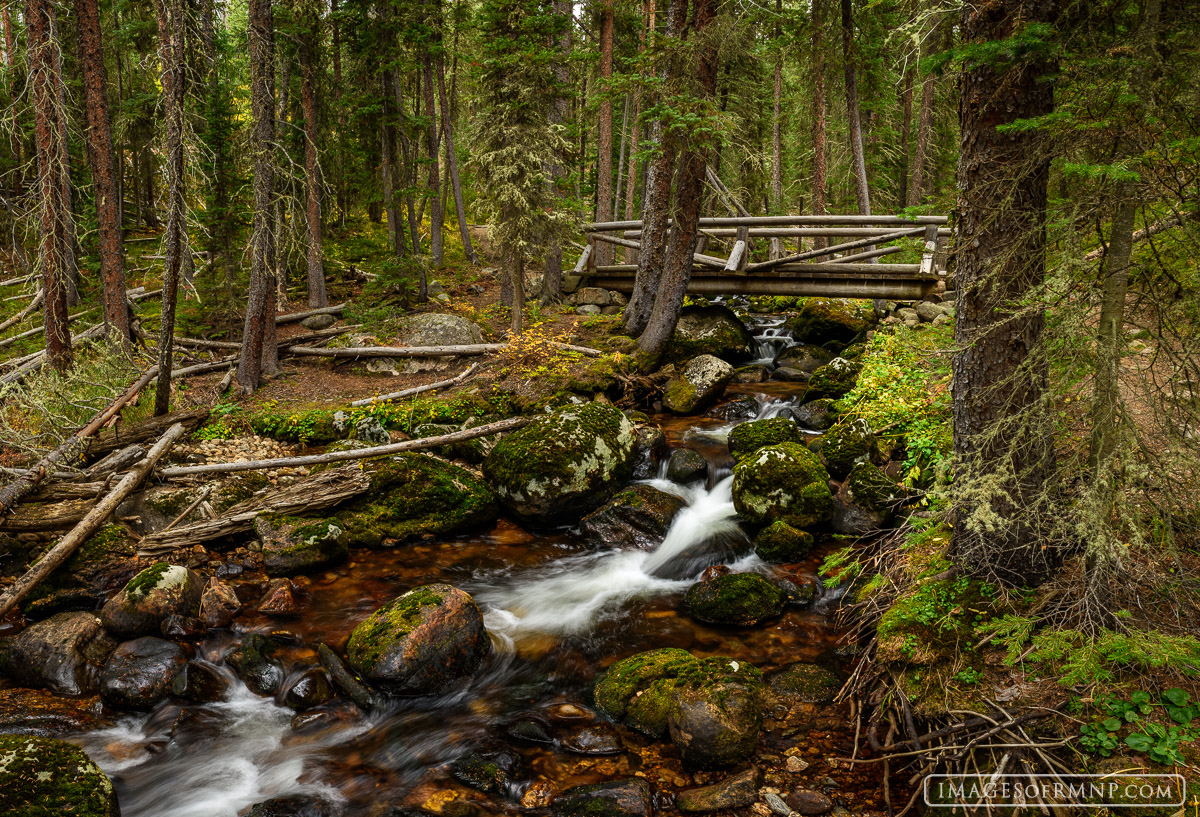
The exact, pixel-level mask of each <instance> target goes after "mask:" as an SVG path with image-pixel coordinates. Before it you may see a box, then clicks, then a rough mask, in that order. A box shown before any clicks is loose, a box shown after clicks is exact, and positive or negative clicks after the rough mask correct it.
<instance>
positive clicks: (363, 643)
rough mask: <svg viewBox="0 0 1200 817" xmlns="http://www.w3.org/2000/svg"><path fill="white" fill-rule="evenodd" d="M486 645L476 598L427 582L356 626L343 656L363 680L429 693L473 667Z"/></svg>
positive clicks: (411, 692)
mask: <svg viewBox="0 0 1200 817" xmlns="http://www.w3.org/2000/svg"><path fill="white" fill-rule="evenodd" d="M491 647H492V642H491V640H490V639H489V638H488V634H487V631H486V630H485V629H484V626H483V616H482V615H481V614H480V612H479V608H478V607H477V606H476V605H475V600H474V599H472V598H471V597H470V596H469V595H468V594H466V593H464V592H463V591H462V590H459V589H457V588H455V587H451V586H450V585H448V584H430V585H424V586H422V587H418V588H415V589H413V590H410V591H408V592H407V593H405V594H404V595H402V596H399V597H397V598H396V599H393V600H392V601H391V602H389V603H388V604H386V605H384V606H383V607H381V608H380V609H378V610H376V611H375V612H374V613H372V614H371V615H370V616H369V617H368V618H367V619H366V620H365V621H364V622H362V623H361V624H359V625H358V626H357V627H355V628H354V632H352V633H351V634H350V640H349V641H348V642H347V644H346V657H347V659H348V661H349V663H350V666H351V667H353V668H354V669H355V670H356V671H357V672H358V673H359V675H361V676H362V677H363V679H364V680H366V681H368V682H370V683H374V684H377V685H379V686H380V687H383V688H384V689H386V690H387V691H389V692H392V693H394V694H398V695H428V694H432V693H436V692H440V691H441V690H443V689H445V688H446V687H448V686H450V685H452V684H454V683H455V682H456V681H459V680H461V679H462V678H465V677H467V676H469V675H471V674H472V673H474V672H475V670H476V669H478V668H479V665H480V663H482V661H483V659H484V657H485V656H486V655H487V654H488V653H489V652H490V651H491Z"/></svg>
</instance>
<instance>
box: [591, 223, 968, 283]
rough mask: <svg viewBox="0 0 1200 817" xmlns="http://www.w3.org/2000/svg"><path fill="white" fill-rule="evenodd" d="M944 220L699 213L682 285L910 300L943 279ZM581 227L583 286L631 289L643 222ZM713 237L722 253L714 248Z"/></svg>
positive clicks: (944, 254)
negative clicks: (606, 249)
mask: <svg viewBox="0 0 1200 817" xmlns="http://www.w3.org/2000/svg"><path fill="white" fill-rule="evenodd" d="M947 222H948V219H947V217H946V216H916V217H913V218H906V217H904V216H740V217H738V216H735V217H731V218H702V219H700V229H699V235H698V237H697V240H696V246H695V248H694V249H693V252H692V271H691V280H690V281H689V283H688V290H687V291H688V292H689V293H692V294H697V295H815V296H824V297H833V298H886V299H891V300H917V299H920V298H924V297H925V296H926V295H930V294H932V293H934V292H941V291H944V290H945V289H946V264H945V256H946V247H945V245H946V240H947V239H948V238H949V237H950V235H951V231H950V229H949V228H948V227H947V226H946V224H947ZM584 231H585V232H586V233H587V245H586V246H585V247H584V249H583V253H582V254H581V255H580V257H579V261H578V263H577V264H576V265H575V274H576V275H578V276H580V277H581V278H582V279H583V286H595V287H602V288H603V289H609V290H616V291H617V292H625V293H628V292H632V291H633V279H634V275H635V274H636V273H637V267H638V253H639V252H640V251H641V237H642V222H640V221H606V222H599V223H596V224H589V225H587V226H585V227H584ZM755 239H763V240H762V241H759V242H757V243H756V242H755ZM772 239H774V240H772ZM785 241H794V242H795V245H794V246H795V251H794V252H787V251H786V250H781V249H780V248H782V247H784V246H785V244H784V242H785ZM598 242H604V243H607V244H614V245H616V246H618V247H622V248H624V250H625V258H624V263H621V264H608V265H601V266H597V265H596V260H595V259H596V252H595V247H596V244H597V243H598ZM772 245H773V246H775V247H776V250H775V256H774V257H771V255H770V253H771V249H770V248H771V246H772ZM718 247H719V248H720V250H719V251H720V252H722V255H714V254H713V252H714V250H717V248H718ZM781 253H786V254H781ZM900 254H904V255H905V256H907V259H906V260H905V261H904V262H902V263H897V261H899V259H895V260H893V261H890V262H889V261H882V260H881V259H884V258H887V257H888V256H895V255H900ZM913 258H919V260H911V259H913Z"/></svg>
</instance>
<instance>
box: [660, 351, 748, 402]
mask: <svg viewBox="0 0 1200 817" xmlns="http://www.w3.org/2000/svg"><path fill="white" fill-rule="evenodd" d="M731 380H733V367H732V366H730V365H729V364H728V363H726V362H725V361H723V360H721V359H720V358H719V357H714V356H713V355H700V356H699V357H694V358H692V359H691V360H689V361H688V362H687V363H685V364H683V365H682V366H681V367H680V368H679V370H678V371H677V372H676V374H675V376H674V377H672V378H671V379H670V380H668V381H667V385H666V387H665V388H664V389H663V397H662V404H663V406H664V407H665V408H666V409H667V410H668V411H672V412H674V413H675V414H697V413H699V412H701V411H704V410H705V409H706V408H708V407H709V406H711V405H712V404H713V403H715V402H716V401H717V400H718V399H719V398H720V396H721V395H722V394H724V393H725V387H726V386H728V385H729V381H731Z"/></svg>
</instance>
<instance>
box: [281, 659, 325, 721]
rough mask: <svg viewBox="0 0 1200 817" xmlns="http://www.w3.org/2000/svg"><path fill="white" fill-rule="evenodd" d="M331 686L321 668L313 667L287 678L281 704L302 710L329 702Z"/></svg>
mask: <svg viewBox="0 0 1200 817" xmlns="http://www.w3.org/2000/svg"><path fill="white" fill-rule="evenodd" d="M332 697H333V688H332V687H331V686H330V685H329V678H328V677H327V676H326V675H325V672H324V671H323V670H320V669H317V668H316V667H313V668H312V669H308V670H305V671H304V672H302V673H300V674H299V675H297V676H296V677H295V678H292V679H290V680H289V682H288V684H287V686H286V687H285V689H284V692H283V701H282V703H283V705H284V706H286V707H287V708H288V709H294V710H296V711H297V712H303V711H304V710H306V709H312V708H314V707H318V706H321V705H323V704H327V703H329V700H330V699H331V698H332Z"/></svg>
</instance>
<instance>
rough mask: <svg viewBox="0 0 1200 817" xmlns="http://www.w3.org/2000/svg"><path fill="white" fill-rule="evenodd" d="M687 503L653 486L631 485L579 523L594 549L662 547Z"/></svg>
mask: <svg viewBox="0 0 1200 817" xmlns="http://www.w3.org/2000/svg"><path fill="white" fill-rule="evenodd" d="M683 504H684V503H683V500H682V499H680V498H679V497H677V496H675V495H674V494H668V493H667V492H666V491H660V490H658V489H657V488H652V487H651V486H649V485H631V486H630V487H628V488H626V489H625V490H623V491H621V492H620V493H618V494H617V495H616V496H614V497H613V498H612V499H610V500H609V501H608V503H607V504H605V505H604V506H603V507H602V508H600V509H599V510H595V511H592V512H591V513H590V514H588V515H587V516H585V517H584V518H583V521H581V522H580V523H579V529H580V531H582V532H583V535H584V537H585V538H586V539H587V540H588V542H589V543H591V544H593V545H601V546H604V547H611V548H619V549H626V550H627V549H630V548H645V547H652V546H654V545H657V544H659V543H660V542H661V541H662V540H663V537H664V536H666V535H667V530H668V529H669V528H670V527H671V520H673V519H674V518H675V514H677V513H679V511H680V510H681V509H682V508H683Z"/></svg>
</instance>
